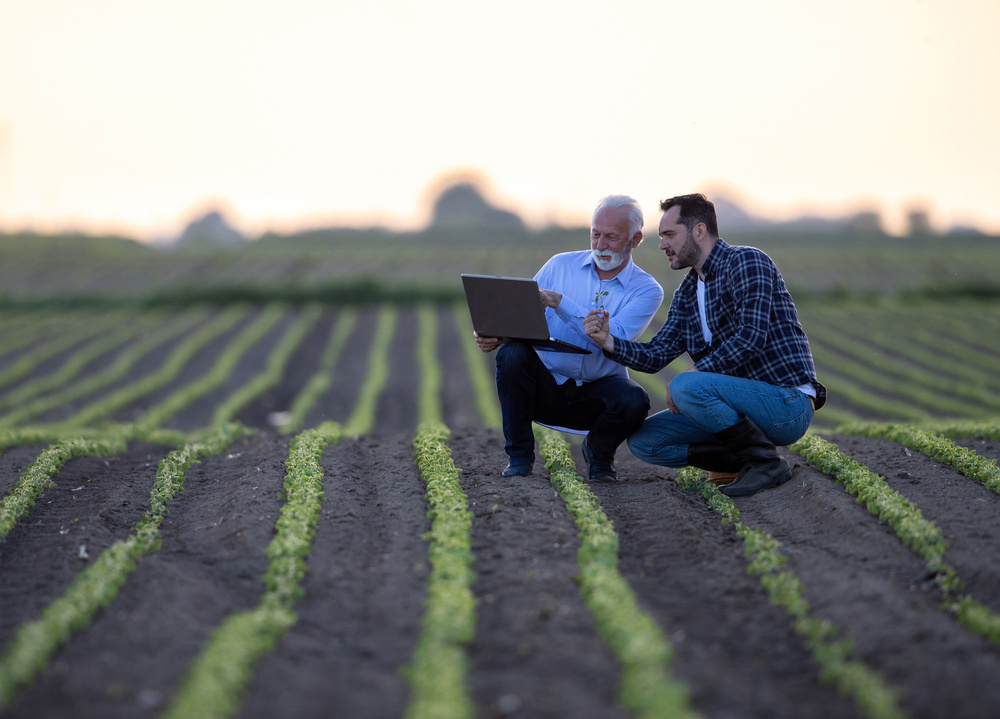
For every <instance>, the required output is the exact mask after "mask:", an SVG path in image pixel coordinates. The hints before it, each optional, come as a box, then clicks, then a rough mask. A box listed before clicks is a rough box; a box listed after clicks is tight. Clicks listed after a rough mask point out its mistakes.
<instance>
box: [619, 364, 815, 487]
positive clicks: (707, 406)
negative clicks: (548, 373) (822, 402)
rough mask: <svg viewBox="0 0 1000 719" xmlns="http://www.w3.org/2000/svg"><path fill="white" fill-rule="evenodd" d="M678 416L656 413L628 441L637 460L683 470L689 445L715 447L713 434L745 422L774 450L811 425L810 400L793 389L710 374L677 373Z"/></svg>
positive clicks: (674, 387)
mask: <svg viewBox="0 0 1000 719" xmlns="http://www.w3.org/2000/svg"><path fill="white" fill-rule="evenodd" d="M670 398H671V399H672V400H673V401H674V404H675V405H676V406H677V410H678V412H679V413H678V414H673V413H671V412H670V411H669V410H666V411H663V412H658V413H657V414H654V415H653V416H652V417H650V418H649V419H647V420H646V421H645V422H643V424H642V426H641V427H640V428H639V429H638V430H637V431H636V432H635V434H633V435H632V436H631V437H629V438H628V447H629V449H630V450H632V454H634V455H635V456H636V457H638V458H639V459H641V460H643V461H644V462H649V463H650V464H659V465H661V466H664V467H686V466H687V463H688V462H687V451H688V445H691V444H718V440H717V439H716V438H715V436H714V435H715V433H716V432H721V431H722V430H724V429H726V428H728V427H732V426H733V425H734V424H736V423H737V422H739V421H740V420H742V419H743V418H744V417H747V418H749V419H750V420H751V421H752V422H753V423H754V424H756V425H757V426H758V427H759V428H760V429H761V431H762V432H764V434H765V435H767V438H768V439H769V440H771V441H772V442H773V443H774V444H775V445H779V446H786V445H789V444H792V443H793V442H795V441H796V440H798V439H799V438H801V437H802V435H804V434H805V433H806V430H807V429H809V424H810V423H811V422H812V418H813V409H812V405H811V404H810V402H809V397H808V396H807V395H805V394H804V393H802V392H800V391H799V390H797V389H795V388H794V387H778V386H777V385H773V384H768V383H767V382H757V381H755V380H750V379H741V378H739V377H730V376H729V375H723V374H714V373H712V372H682V373H681V374H679V375H677V376H676V377H674V379H673V381H671V383H670Z"/></svg>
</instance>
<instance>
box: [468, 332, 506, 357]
mask: <svg viewBox="0 0 1000 719" xmlns="http://www.w3.org/2000/svg"><path fill="white" fill-rule="evenodd" d="M472 336H473V337H475V338H476V344H477V345H479V349H481V350H482V351H483V352H492V351H493V350H495V349H496V348H497V347H499V346H500V345H502V344H503V340H501V339H500V338H499V337H484V336H482V335H481V334H479V333H478V332H473V333H472Z"/></svg>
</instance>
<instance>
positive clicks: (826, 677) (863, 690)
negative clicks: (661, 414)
mask: <svg viewBox="0 0 1000 719" xmlns="http://www.w3.org/2000/svg"><path fill="white" fill-rule="evenodd" d="M677 481H678V482H679V483H680V484H681V486H683V487H684V488H685V489H686V490H688V491H698V492H700V493H701V494H702V496H703V497H705V499H706V500H707V502H708V505H709V507H711V508H712V509H713V510H715V511H716V512H718V513H719V514H720V515H722V521H723V523H726V524H728V523H730V522H732V523H733V524H734V526H735V528H736V533H737V534H738V535H739V536H740V537H741V538H742V539H743V549H744V553H745V554H746V557H747V559H748V560H750V566H749V567H748V569H747V571H748V572H749V573H750V574H755V575H758V576H759V578H760V583H761V586H762V587H764V590H765V591H766V592H767V594H768V597H769V598H770V600H771V603H772V604H774V605H775V606H777V607H780V608H781V609H784V610H785V611H786V612H788V614H789V615H790V616H791V618H792V619H793V620H794V622H795V632H796V634H798V635H799V636H801V637H802V638H803V639H804V643H805V646H806V648H807V649H809V651H810V652H811V653H812V655H813V658H814V659H815V660H816V662H817V663H818V664H819V665H820V679H821V680H822V681H824V682H827V683H832V684H833V685H834V686H836V687H837V688H838V689H839V690H840V691H841V692H842V693H844V694H846V695H848V696H850V697H851V698H852V699H853V700H854V702H855V703H856V704H857V706H858V709H859V710H861V712H862V713H863V714H864V715H865V716H866V717H870V718H871V719H902V717H905V716H907V714H906V712H904V711H903V710H902V709H901V708H900V706H899V700H898V696H897V693H896V691H894V690H893V689H892V688H891V687H890V686H889V685H888V684H886V682H885V680H884V679H883V678H882V676H881V675H879V674H878V672H875V671H874V670H872V669H871V668H870V667H868V666H867V665H866V664H864V663H863V662H861V661H858V660H852V659H850V658H849V657H850V654H851V651H852V646H851V642H850V641H849V640H841V641H837V640H835V639H834V637H836V636H837V635H838V634H839V630H838V629H837V627H836V626H834V624H833V623H832V622H830V621H828V620H825V619H818V618H816V617H813V616H811V615H810V612H809V602H808V600H807V599H806V597H805V589H804V587H803V586H802V582H801V581H799V579H798V577H796V576H795V575H794V574H793V573H791V572H789V571H788V570H787V569H785V566H786V564H787V562H788V560H787V559H786V558H785V556H784V555H783V554H782V553H781V552H780V551H779V547H780V546H781V545H780V543H779V542H778V541H777V540H776V539H774V538H773V537H772V536H771V535H769V534H768V533H767V532H765V531H763V530H761V529H753V528H751V527H748V526H747V525H745V524H743V523H742V522H741V521H740V519H739V516H740V513H739V510H737V509H736V505H735V504H734V503H733V500H732V499H730V498H729V497H727V496H726V495H724V494H723V493H722V492H720V491H719V489H718V487H716V486H715V485H714V484H713V483H711V482H708V481H705V479H704V474H703V472H702V471H701V470H700V469H696V468H694V467H686V468H684V469H683V470H681V471H680V472H679V473H678V477H677Z"/></svg>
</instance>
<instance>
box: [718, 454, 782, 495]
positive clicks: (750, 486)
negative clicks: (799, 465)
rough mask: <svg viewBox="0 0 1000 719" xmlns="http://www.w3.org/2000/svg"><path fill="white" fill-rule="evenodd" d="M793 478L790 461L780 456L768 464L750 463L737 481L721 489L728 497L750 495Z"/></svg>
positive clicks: (742, 470)
mask: <svg viewBox="0 0 1000 719" xmlns="http://www.w3.org/2000/svg"><path fill="white" fill-rule="evenodd" d="M791 478H792V468H791V467H789V466H788V461H787V460H786V459H785V458H784V457H778V459H777V461H775V462H771V463H768V464H767V465H766V466H761V465H759V464H748V465H747V466H746V467H744V468H743V469H741V470H740V473H739V474H738V475H737V476H736V481H735V482H733V483H732V484H727V485H725V486H724V487H720V488H719V491H721V492H722V493H723V494H724V495H726V496H727V497H749V496H750V495H751V494H756V493H757V492H759V491H760V490H762V489H767V488H768V487H777V486H778V485H781V484H784V483H785V482H787V481H788V480H790V479H791Z"/></svg>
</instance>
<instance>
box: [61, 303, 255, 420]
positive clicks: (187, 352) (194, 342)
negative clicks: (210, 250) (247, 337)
mask: <svg viewBox="0 0 1000 719" xmlns="http://www.w3.org/2000/svg"><path fill="white" fill-rule="evenodd" d="M247 312H248V308H247V307H230V308H228V309H226V310H225V311H224V312H222V313H221V314H220V315H219V317H217V318H216V319H215V320H214V321H212V322H211V323H209V324H208V325H205V326H204V327H202V328H200V329H199V330H198V331H197V332H195V333H194V334H193V335H192V336H191V337H189V338H187V339H186V340H185V341H184V342H183V343H181V345H180V346H178V347H177V348H176V349H175V350H174V351H173V352H172V353H171V354H170V356H169V357H167V359H166V361H165V362H164V364H163V366H162V367H161V368H160V369H159V370H158V371H156V372H154V373H153V374H151V375H147V376H146V377H144V378H142V379H140V380H138V381H136V382H133V383H132V384H129V385H127V386H125V387H122V388H121V389H118V390H116V391H114V392H112V393H111V394H109V395H108V396H107V397H104V398H102V399H99V400H97V401H95V402H92V403H91V404H89V405H88V406H86V407H84V408H83V409H81V410H80V411H79V412H77V413H76V414H75V415H73V416H72V417H70V418H69V419H67V420H66V421H65V422H64V424H66V425H68V426H71V427H84V426H88V425H92V424H94V423H97V422H100V421H104V420H105V418H106V416H107V415H109V414H110V413H112V412H114V411H115V410H118V409H121V408H122V407H124V406H126V405H128V404H129V403H131V402H134V401H135V400H137V399H139V398H141V397H144V396H145V395H147V394H149V393H151V392H153V391H155V390H157V389H159V388H160V387H163V386H164V385H166V384H167V383H168V382H170V381H171V380H172V379H174V378H175V377H177V376H178V375H179V374H180V373H181V370H182V369H183V368H184V365H185V364H187V362H188V361H189V360H190V359H191V357H192V356H193V355H194V354H195V352H197V351H198V350H199V349H201V348H202V347H204V346H205V345H207V344H208V343H209V342H211V341H212V340H213V339H215V338H216V337H218V336H219V335H221V334H222V333H223V332H225V331H226V330H228V329H230V328H231V327H233V325H235V324H236V323H237V322H238V321H239V320H240V319H241V318H242V317H243V316H245V315H246V313H247Z"/></svg>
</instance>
